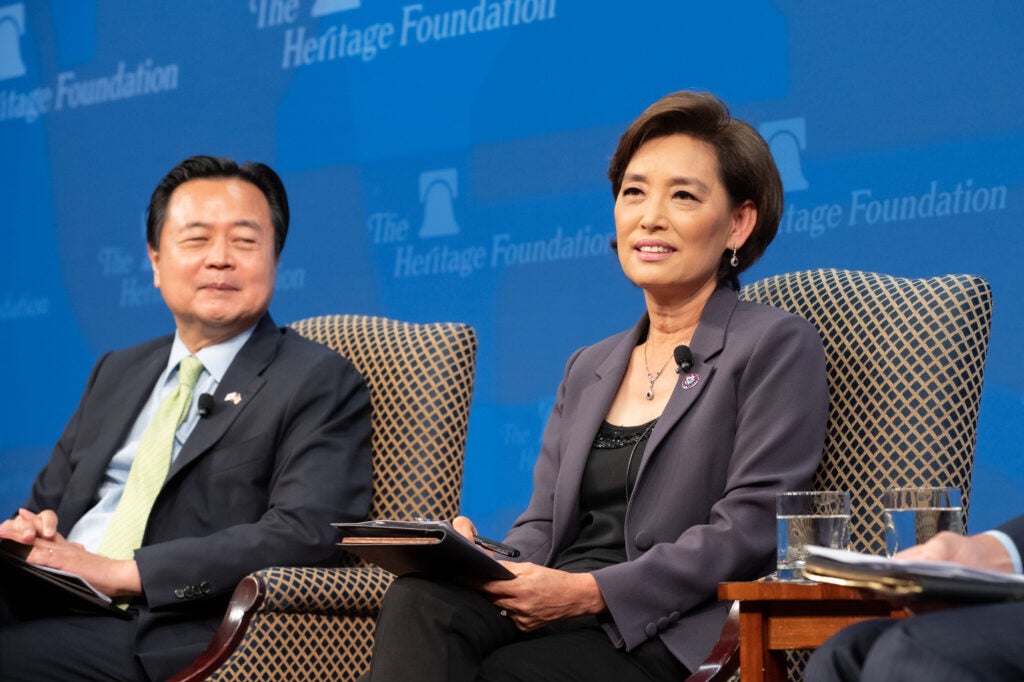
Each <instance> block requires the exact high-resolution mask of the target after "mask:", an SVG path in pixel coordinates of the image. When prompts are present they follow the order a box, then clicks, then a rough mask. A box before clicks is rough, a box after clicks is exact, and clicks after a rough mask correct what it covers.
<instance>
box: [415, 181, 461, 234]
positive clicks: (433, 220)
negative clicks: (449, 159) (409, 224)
mask: <svg viewBox="0 0 1024 682" xmlns="http://www.w3.org/2000/svg"><path fill="white" fill-rule="evenodd" d="M458 195H459V174H458V171H456V170H455V169H454V168H445V169H443V170H435V171H426V172H424V173H420V203H421V204H423V224H422V225H421V226H420V231H419V236H420V237H442V236H447V235H452V234H458V233H459V224H458V223H457V222H455V209H454V207H453V206H452V200H453V199H455V198H456V197H457V196H458Z"/></svg>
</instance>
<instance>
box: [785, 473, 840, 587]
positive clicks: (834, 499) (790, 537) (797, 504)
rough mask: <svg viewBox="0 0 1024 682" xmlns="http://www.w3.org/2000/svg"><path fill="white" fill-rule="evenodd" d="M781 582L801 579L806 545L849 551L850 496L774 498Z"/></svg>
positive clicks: (823, 494) (816, 493)
mask: <svg viewBox="0 0 1024 682" xmlns="http://www.w3.org/2000/svg"><path fill="white" fill-rule="evenodd" d="M775 519H776V532H777V545H776V546H777V550H778V566H777V568H778V570H777V573H776V576H777V577H778V579H779V580H800V579H801V578H803V568H804V564H805V562H806V560H807V550H806V546H807V545H820V546H822V547H831V548H833V549H849V548H850V493H848V492H845V491H839V490H826V491H814V492H806V491H805V492H794V493H779V494H778V495H777V496H776V498H775Z"/></svg>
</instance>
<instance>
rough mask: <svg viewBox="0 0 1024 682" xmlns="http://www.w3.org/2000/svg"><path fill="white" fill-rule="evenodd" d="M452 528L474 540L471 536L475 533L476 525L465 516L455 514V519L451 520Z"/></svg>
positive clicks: (471, 540)
mask: <svg viewBox="0 0 1024 682" xmlns="http://www.w3.org/2000/svg"><path fill="white" fill-rule="evenodd" d="M452 528H454V529H455V530H457V531H459V535H461V536H462V537H464V538H466V539H467V540H469V541H470V542H474V540H473V536H474V535H476V526H475V525H474V524H473V522H472V521H470V520H469V519H468V518H467V517H465V516H456V517H455V520H453V521H452Z"/></svg>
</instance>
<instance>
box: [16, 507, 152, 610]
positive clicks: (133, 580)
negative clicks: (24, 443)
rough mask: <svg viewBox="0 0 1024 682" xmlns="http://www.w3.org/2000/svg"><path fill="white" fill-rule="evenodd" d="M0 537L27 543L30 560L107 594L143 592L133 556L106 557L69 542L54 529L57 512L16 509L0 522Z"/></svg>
mask: <svg viewBox="0 0 1024 682" xmlns="http://www.w3.org/2000/svg"><path fill="white" fill-rule="evenodd" d="M0 538H4V539H7V540H13V541H14V542H20V543H21V544H23V545H30V546H31V547H32V549H31V551H29V553H28V556H27V557H26V558H25V560H26V561H28V562H29V563H30V564H36V565H37V566H46V567H47V568H56V569H58V570H61V571H67V572H68V573H74V574H75V575H77V576H79V577H81V578H83V579H84V580H85V581H86V582H88V583H89V584H90V585H92V586H93V587H95V588H96V589H97V590H99V591H100V592H102V593H103V594H105V595H107V596H108V597H130V596H134V595H138V594H142V579H141V578H140V577H139V568H138V566H137V565H136V564H135V561H134V560H131V559H108V558H107V557H105V556H100V555H99V554H93V553H92V552H89V551H86V549H85V547H84V546H82V545H81V544H79V543H77V542H68V541H67V540H66V539H65V538H64V536H62V535H61V534H60V533H58V532H57V514H56V513H54V512H53V511H51V510H45V511H41V512H39V513H38V514H34V513H33V512H30V511H28V510H27V509H19V510H18V515H17V516H16V517H15V518H13V519H8V520H7V521H4V522H3V523H0Z"/></svg>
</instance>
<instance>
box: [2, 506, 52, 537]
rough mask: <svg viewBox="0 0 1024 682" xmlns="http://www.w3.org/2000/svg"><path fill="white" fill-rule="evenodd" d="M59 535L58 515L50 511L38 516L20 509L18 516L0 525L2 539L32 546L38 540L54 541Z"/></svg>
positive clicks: (40, 513)
mask: <svg viewBox="0 0 1024 682" xmlns="http://www.w3.org/2000/svg"><path fill="white" fill-rule="evenodd" d="M56 535H57V514H56V512H54V511H51V510H49V509H47V510H44V511H41V512H39V513H38V514H36V513H33V512H30V511H29V510H28V509H19V510H18V515H17V516H15V517H14V518H13V519H7V520H6V521H4V522H3V523H0V538H4V539H5V540H13V541H14V542H20V543H21V544H23V545H31V544H32V543H33V542H35V540H36V538H41V539H44V540H52V539H53V538H54V537H56Z"/></svg>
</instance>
